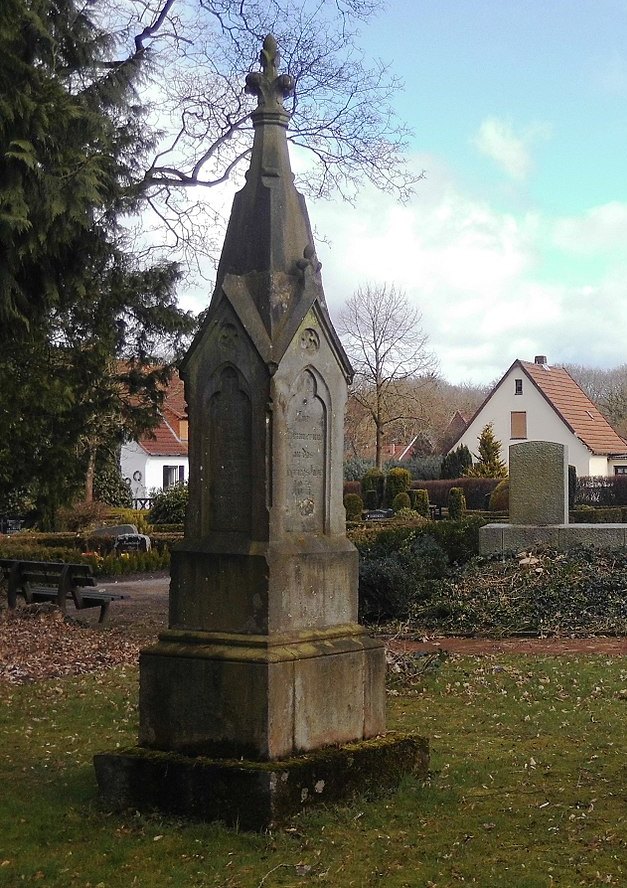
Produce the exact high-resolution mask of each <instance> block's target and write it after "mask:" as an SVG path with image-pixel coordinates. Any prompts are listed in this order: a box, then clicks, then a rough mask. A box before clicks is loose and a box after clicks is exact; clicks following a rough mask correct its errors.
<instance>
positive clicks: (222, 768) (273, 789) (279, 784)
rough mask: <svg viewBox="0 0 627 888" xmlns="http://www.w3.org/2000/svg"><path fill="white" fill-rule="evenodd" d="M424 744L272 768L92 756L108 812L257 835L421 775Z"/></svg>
mask: <svg viewBox="0 0 627 888" xmlns="http://www.w3.org/2000/svg"><path fill="white" fill-rule="evenodd" d="M428 759H429V748H428V742H427V740H425V739H424V738H422V737H417V736H412V735H407V734H395V733H390V734H386V735H384V736H382V737H376V738H374V739H371V740H364V741H361V742H358V743H349V744H346V745H344V746H339V747H327V748H325V749H318V750H315V751H313V752H310V753H308V754H307V755H302V756H296V757H293V758H287V759H282V760H276V761H271V762H255V761H245V760H224V759H211V758H208V757H204V756H184V755H180V754H178V753H174V752H157V751H153V750H149V749H143V748H141V747H135V748H132V749H127V750H123V751H120V752H115V753H103V754H101V755H96V756H95V757H94V766H95V769H96V778H97V780H98V786H99V789H100V798H101V801H102V804H103V805H104V806H105V808H107V809H108V810H113V811H122V810H124V809H126V808H133V809H135V810H139V811H150V810H155V809H157V810H160V811H162V812H164V813H167V814H172V815H177V816H184V817H193V818H197V819H199V820H206V821H212V820H220V821H222V822H224V823H225V824H226V825H227V826H237V827H239V828H240V829H245V830H250V831H259V830H264V829H268V828H270V827H272V826H276V825H280V824H281V823H284V822H286V821H287V820H288V819H289V818H290V817H292V816H293V815H295V814H297V813H299V812H300V811H304V810H307V809H308V808H310V807H312V806H313V805H317V804H320V803H329V802H337V801H342V800H346V799H350V798H352V797H354V796H356V795H359V794H363V793H373V794H374V793H379V792H381V791H385V790H390V789H393V788H394V787H396V786H397V785H398V783H399V782H400V780H401V779H402V778H403V777H405V776H408V775H413V776H417V777H422V776H425V775H426V771H427V765H428Z"/></svg>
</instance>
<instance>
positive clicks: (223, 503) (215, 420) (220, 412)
mask: <svg viewBox="0 0 627 888" xmlns="http://www.w3.org/2000/svg"><path fill="white" fill-rule="evenodd" d="M251 424H252V418H251V405H250V399H249V397H248V395H247V394H246V392H244V391H242V389H241V388H240V383H239V379H238V374H237V371H236V370H235V369H234V368H232V367H227V368H226V369H224V370H223V371H222V373H221V375H220V382H219V387H218V389H217V391H216V392H215V393H214V394H213V396H212V397H211V400H210V402H209V440H210V443H209V490H210V501H209V508H210V526H211V529H212V530H223V531H239V532H242V533H246V532H249V531H250V526H251V501H252V481H251V462H252V428H251Z"/></svg>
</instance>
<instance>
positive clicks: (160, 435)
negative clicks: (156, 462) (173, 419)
mask: <svg viewBox="0 0 627 888" xmlns="http://www.w3.org/2000/svg"><path fill="white" fill-rule="evenodd" d="M139 443H140V444H141V446H142V447H143V448H144V450H145V451H146V453H147V454H148V455H149V456H187V441H181V439H180V438H179V437H177V435H176V434H175V432H174V430H173V428H172V426H171V425H170V424H169V423H168V421H167V420H166V419H165V418H163V419H162V420H161V423H160V424H159V425H158V426H157V428H156V429H154V430H153V431H152V432H150V433H148V434H146V435H142V436H141V438H140V439H139Z"/></svg>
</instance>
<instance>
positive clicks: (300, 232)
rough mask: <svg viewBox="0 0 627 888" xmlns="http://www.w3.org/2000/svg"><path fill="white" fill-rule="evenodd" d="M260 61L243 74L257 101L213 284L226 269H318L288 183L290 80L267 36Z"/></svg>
mask: <svg viewBox="0 0 627 888" xmlns="http://www.w3.org/2000/svg"><path fill="white" fill-rule="evenodd" d="M260 61H261V71H255V72H252V73H250V74H248V76H247V78H246V91H247V92H248V93H251V94H252V95H255V96H257V100H258V104H257V108H256V109H255V110H254V111H253V112H252V115H251V117H252V121H253V127H254V130H255V133H254V141H253V147H252V154H251V161H250V168H249V170H248V172H247V173H246V184H245V185H244V187H243V188H242V190H241V191H240V192H238V194H237V195H236V196H235V200H234V203H233V209H232V213H231V219H230V222H229V226H228V229H227V233H226V238H225V241H224V247H223V250H222V257H221V260H220V264H219V267H218V275H217V284H218V286H220V284H221V283H222V281H223V279H224V277H225V275H227V274H237V275H242V274H247V273H248V272H284V273H287V274H294V273H296V272H298V270H299V269H300V270H301V271H302V269H303V268H304V266H305V265H308V264H313V266H314V269H315V270H317V268H318V263H317V260H316V258H315V247H314V242H313V237H312V233H311V226H310V223H309V217H308V215H307V208H306V206H305V201H304V199H303V197H302V195H301V194H299V192H298V191H297V190H296V188H295V186H294V175H293V173H292V169H291V166H290V158H289V154H288V149H287V133H286V131H287V126H288V123H289V120H290V114H289V112H288V111H287V110H286V108H285V107H284V105H283V99H284V98H285V97H287V96H289V95H291V93H292V92H293V89H294V81H293V79H292V78H291V77H290V76H289V75H287V74H278V72H277V67H278V64H279V53H278V50H277V45H276V41H275V39H274V37H273V36H272V35H268V36H267V37H266V38H265V40H264V42H263V49H262V51H261V55H260Z"/></svg>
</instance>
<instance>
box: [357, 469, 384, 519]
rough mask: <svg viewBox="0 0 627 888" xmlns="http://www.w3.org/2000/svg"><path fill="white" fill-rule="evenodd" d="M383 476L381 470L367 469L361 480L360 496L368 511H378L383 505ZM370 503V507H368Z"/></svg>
mask: <svg viewBox="0 0 627 888" xmlns="http://www.w3.org/2000/svg"><path fill="white" fill-rule="evenodd" d="M384 484H385V475H384V474H383V472H382V471H381V469H376V468H372V469H368V471H367V472H366V474H365V475H364V477H363V478H362V479H361V494H362V496H363V499H364V502H365V503H366V506H367V508H369V509H378V508H380V507H381V504H382V503H383V487H384ZM369 503H372V505H369Z"/></svg>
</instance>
